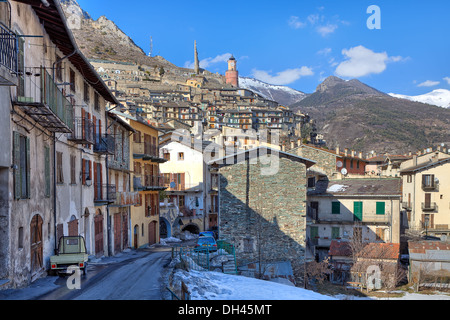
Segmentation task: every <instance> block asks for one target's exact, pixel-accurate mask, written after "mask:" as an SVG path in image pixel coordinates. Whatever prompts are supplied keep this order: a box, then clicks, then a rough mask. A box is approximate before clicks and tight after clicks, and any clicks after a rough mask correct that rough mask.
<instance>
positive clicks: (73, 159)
mask: <svg viewBox="0 0 450 320" xmlns="http://www.w3.org/2000/svg"><path fill="white" fill-rule="evenodd" d="M75 168H76V156H74V155H71V156H70V184H77V180H76V175H75V172H76V171H75Z"/></svg>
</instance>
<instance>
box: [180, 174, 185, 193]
mask: <svg viewBox="0 0 450 320" xmlns="http://www.w3.org/2000/svg"><path fill="white" fill-rule="evenodd" d="M185 175H186V174H185V173H184V172H183V173H180V179H181V189H180V190H184V189H185V181H184V180H185Z"/></svg>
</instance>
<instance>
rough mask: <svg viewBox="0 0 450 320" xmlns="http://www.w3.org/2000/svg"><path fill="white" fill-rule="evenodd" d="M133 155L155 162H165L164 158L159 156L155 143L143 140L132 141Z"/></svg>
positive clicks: (136, 157)
mask: <svg viewBox="0 0 450 320" xmlns="http://www.w3.org/2000/svg"><path fill="white" fill-rule="evenodd" d="M133 157H134V158H135V159H142V160H144V161H152V162H155V163H164V162H167V160H166V159H163V158H160V157H159V150H158V147H157V146H156V145H153V144H150V143H145V142H133Z"/></svg>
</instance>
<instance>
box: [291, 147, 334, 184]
mask: <svg viewBox="0 0 450 320" xmlns="http://www.w3.org/2000/svg"><path fill="white" fill-rule="evenodd" d="M288 152H289V153H292V154H295V155H298V156H300V157H303V158H306V159H310V160H314V161H316V162H317V163H316V164H315V165H314V166H313V167H311V170H313V171H314V170H320V171H323V172H324V173H325V174H326V175H327V177H328V178H329V179H331V178H332V177H333V173H335V172H336V155H335V154H333V153H331V152H328V151H324V150H320V149H317V148H312V147H308V146H305V145H302V146H300V147H298V148H295V149H292V150H290V151H288Z"/></svg>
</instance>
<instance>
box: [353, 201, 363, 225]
mask: <svg viewBox="0 0 450 320" xmlns="http://www.w3.org/2000/svg"><path fill="white" fill-rule="evenodd" d="M362 216H363V203H362V202H361V201H355V202H354V203H353V220H354V221H362Z"/></svg>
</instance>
